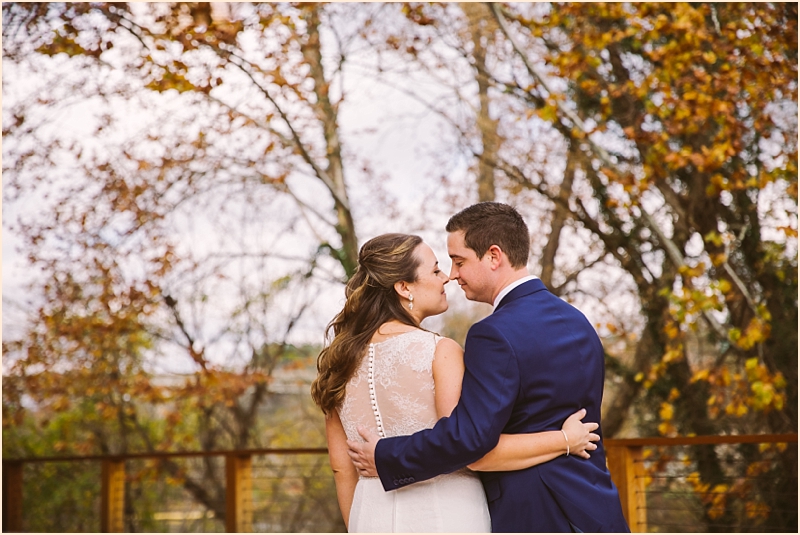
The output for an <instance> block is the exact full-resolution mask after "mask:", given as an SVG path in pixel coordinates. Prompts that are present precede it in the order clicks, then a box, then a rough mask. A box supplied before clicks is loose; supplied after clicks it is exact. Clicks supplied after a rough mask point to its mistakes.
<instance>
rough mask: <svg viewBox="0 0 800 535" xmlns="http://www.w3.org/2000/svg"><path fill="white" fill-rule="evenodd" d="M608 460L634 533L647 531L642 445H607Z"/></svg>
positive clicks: (612, 477) (624, 512)
mask: <svg viewBox="0 0 800 535" xmlns="http://www.w3.org/2000/svg"><path fill="white" fill-rule="evenodd" d="M606 462H607V463H608V470H609V472H611V479H612V480H613V481H614V484H615V485H616V486H617V490H618V491H619V499H620V502H621V503H622V513H623V514H624V515H625V520H627V521H628V527H630V528H631V532H633V533H644V532H646V531H647V501H646V497H645V489H644V478H645V473H644V464H643V463H642V447H641V446H611V445H607V446H606Z"/></svg>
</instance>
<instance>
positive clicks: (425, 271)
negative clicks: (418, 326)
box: [408, 243, 450, 321]
mask: <svg viewBox="0 0 800 535" xmlns="http://www.w3.org/2000/svg"><path fill="white" fill-rule="evenodd" d="M414 254H415V255H416V256H417V258H418V259H419V260H420V265H419V267H418V268H417V280H416V281H414V282H412V283H410V284H408V289H409V290H410V291H411V294H412V295H413V296H414V308H413V309H412V310H410V311H409V312H411V315H412V316H414V317H415V318H417V319H418V320H420V321H422V320H423V319H424V318H427V317H428V316H435V315H437V314H441V313H442V312H444V311H445V310H447V296H446V295H445V293H444V285H445V284H447V283H448V282H449V280H450V279H449V278H448V276H447V274H446V273H444V272H443V271H442V270H441V269H440V268H439V261H438V260H437V259H436V255H435V254H434V253H433V250H432V249H431V248H430V247H428V245H427V244H425V243H420V244H419V245H418V246H417V249H416V250H415V251H414Z"/></svg>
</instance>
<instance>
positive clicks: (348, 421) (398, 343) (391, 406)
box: [339, 330, 438, 440]
mask: <svg viewBox="0 0 800 535" xmlns="http://www.w3.org/2000/svg"><path fill="white" fill-rule="evenodd" d="M437 341H438V337H437V336H436V335H434V334H432V333H429V332H426V331H422V330H418V331H410V332H407V333H403V334H400V335H397V336H394V337H392V338H389V339H387V340H384V341H383V342H378V343H373V344H370V345H369V349H368V352H367V355H365V358H364V359H362V362H361V365H360V366H359V368H358V371H357V372H356V374H355V375H354V376H353V378H352V379H351V380H350V381H349V382H348V384H347V391H346V394H345V400H344V403H343V404H342V406H341V407H340V409H339V417H340V419H341V420H342V425H343V427H344V430H345V433H346V434H347V438H348V439H349V440H361V438H360V437H359V435H358V431H357V429H358V427H359V426H363V427H365V428H367V429H370V430H372V431H373V432H374V433H376V434H378V435H379V436H381V437H392V436H397V435H409V434H412V433H415V432H416V431H419V430H421V429H427V428H430V427H433V425H434V424H435V423H436V420H437V418H436V405H435V402H434V384H433V372H432V366H433V356H434V352H435V351H436V342H437Z"/></svg>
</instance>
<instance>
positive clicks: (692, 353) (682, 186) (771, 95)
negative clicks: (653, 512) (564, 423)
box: [492, 4, 797, 525]
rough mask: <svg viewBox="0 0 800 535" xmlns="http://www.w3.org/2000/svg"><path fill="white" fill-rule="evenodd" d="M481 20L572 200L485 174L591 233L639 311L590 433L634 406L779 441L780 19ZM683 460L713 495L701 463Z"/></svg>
mask: <svg viewBox="0 0 800 535" xmlns="http://www.w3.org/2000/svg"><path fill="white" fill-rule="evenodd" d="M492 10H493V12H494V13H495V15H496V17H497V20H498V22H499V24H500V27H501V31H502V33H503V35H504V37H505V38H506V39H507V42H508V45H509V46H511V47H513V49H514V50H515V51H516V53H517V56H518V62H517V67H518V71H517V72H516V73H515V76H513V77H511V76H502V75H501V74H498V75H497V76H495V77H494V79H495V82H496V84H497V85H498V87H500V88H502V89H503V90H504V91H505V92H506V93H508V94H511V95H514V97H515V98H517V99H519V100H520V101H522V102H525V103H527V104H528V106H529V107H530V109H531V111H532V113H534V114H535V115H536V116H538V118H539V119H541V120H544V121H545V122H547V123H548V124H550V125H551V128H552V129H553V130H554V131H556V132H558V133H559V134H560V135H561V137H562V138H563V139H564V141H565V144H566V146H567V147H568V149H567V150H566V153H565V160H566V162H567V163H566V169H567V172H566V173H565V177H567V178H568V179H572V178H573V177H574V176H575V175H574V170H577V171H579V173H580V175H581V178H582V180H581V181H580V182H581V183H582V184H581V185H582V192H578V191H574V192H573V194H572V195H571V196H569V197H567V196H565V195H560V194H558V193H555V191H557V190H554V189H553V187H552V185H551V184H549V183H548V182H549V181H548V180H546V178H545V177H543V176H538V175H537V174H536V173H531V172H530V171H529V167H528V159H527V158H525V157H524V155H522V154H519V153H517V154H510V153H508V152H506V153H505V154H501V155H500V156H499V157H498V161H497V162H496V165H497V167H498V168H500V169H502V171H503V172H504V173H505V175H506V176H507V177H508V178H509V179H511V180H512V181H514V182H516V183H517V184H519V185H520V186H522V187H524V188H529V189H531V190H535V191H538V192H539V193H541V194H542V195H543V196H545V197H546V198H549V199H550V200H551V201H552V202H553V203H554V204H557V205H561V206H562V207H563V208H564V209H565V210H567V212H566V213H567V214H569V218H570V219H571V220H572V221H574V222H575V223H577V224H578V225H579V226H581V227H583V228H584V229H586V230H588V231H590V232H591V233H592V235H593V236H594V239H595V240H597V241H598V242H599V243H600V244H602V246H603V249H604V255H605V256H606V258H608V259H609V260H611V262H612V263H613V264H616V265H617V266H619V267H621V268H622V269H624V270H625V272H626V273H627V275H628V277H629V281H630V283H632V284H633V287H634V288H635V290H636V293H637V294H638V297H639V303H640V306H641V311H642V316H643V319H644V322H645V324H644V328H643V330H642V331H641V335H640V337H639V340H638V343H637V344H636V349H635V351H634V354H633V359H632V362H630V363H622V362H620V361H617V360H615V359H613V358H611V360H610V362H609V364H610V365H611V366H610V367H611V369H612V371H614V372H615V373H619V374H620V375H621V376H622V378H623V379H624V382H623V383H622V384H621V387H620V388H618V389H617V393H616V396H615V397H614V399H613V400H612V403H611V404H610V406H609V407H608V410H607V411H606V417H605V419H604V429H605V432H606V433H607V434H614V433H616V432H617V431H618V430H619V429H620V427H621V424H622V422H623V421H624V420H625V418H626V416H625V415H626V414H627V413H628V411H629V410H630V408H631V407H633V402H634V400H640V399H641V400H643V401H645V403H644V404H642V405H637V406H638V407H641V408H642V409H644V410H645V411H652V412H653V413H657V414H659V419H658V420H657V421H652V420H651V422H652V423H648V420H647V419H646V417H645V416H646V412H645V413H644V414H642V415H641V416H640V418H641V419H640V426H641V428H640V429H641V431H643V432H654V431H657V432H660V433H662V434H666V435H671V434H675V433H681V434H690V433H696V434H717V433H720V432H737V433H747V432H749V433H757V432H787V431H792V430H795V429H796V428H797V413H796V406H797V362H796V359H795V358H794V355H795V352H794V349H790V348H794V347H795V346H796V343H797V332H796V329H795V324H796V321H797V300H796V293H797V276H796V275H797V245H796V244H797V241H796V237H797V228H796V214H797V165H796V162H797V146H796V132H797V122H796V119H793V117H796V113H797V49H796V35H797V15H796V6H789V5H785V4H782V5H773V4H759V5H757V6H752V5H748V6H742V5H733V4H719V5H708V4H698V5H684V4H680V5H666V4H636V5H625V4H591V5H583V4H581V5H578V4H556V5H553V6H552V7H550V8H549V9H542V8H538V9H537V8H529V7H524V8H523V7H521V6H513V7H512V6H505V7H503V6H499V5H492ZM507 137H508V136H507ZM565 182H566V180H565ZM562 184H563V183H562ZM566 191H567V192H568V191H569V189H567V190H566ZM564 192H565V190H564V189H562V190H561V193H562V194H563V193H564ZM764 206H769V208H768V209H766V210H765V209H764ZM553 221H554V224H562V223H561V221H560V220H559V219H557V218H555V217H554V218H553ZM784 344H787V345H784ZM697 454H698V455H699V456H700V459H699V461H698V463H699V470H700V478H701V480H702V481H705V482H706V483H709V484H711V485H714V484H715V483H718V482H719V480H720V478H721V476H722V469H721V467H720V460H719V459H718V458H716V454H715V453H714V452H710V453H709V452H708V451H707V450H705V451H699V450H698V452H697ZM745 457H746V458H749V459H750V460H751V461H752V460H753V457H748V456H747V455H745ZM790 462H791V461H790V459H789V458H788V457H784V458H783V459H782V461H779V462H778V465H777V468H774V470H775V471H774V472H773V475H775V476H776V477H780V476H779V475H778V474H780V472H781V468H780V466H789V465H788V464H786V463H790ZM781 481H782V483H780V484H781V485H784V484H789V481H787V480H786V479H781ZM723 510H724V508H723ZM709 511H710V509H709ZM709 514H710V515H711V513H710V512H709ZM720 514H722V513H720ZM712 518H713V515H712ZM794 524H795V525H796V517H795V519H794ZM787 525H791V519H790V521H789V524H787Z"/></svg>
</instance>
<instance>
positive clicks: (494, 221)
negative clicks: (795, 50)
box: [445, 202, 531, 269]
mask: <svg viewBox="0 0 800 535" xmlns="http://www.w3.org/2000/svg"><path fill="white" fill-rule="evenodd" d="M445 229H446V230H447V232H457V231H459V230H462V231H464V245H466V246H467V247H469V248H470V249H472V250H473V251H475V254H477V255H478V258H483V255H485V254H486V251H488V250H489V247H491V246H492V245H497V246H498V247H500V249H502V251H503V252H504V253H506V256H508V260H509V262H510V263H511V267H514V268H517V269H519V268H523V267H525V266H526V265H527V263H528V253H529V252H530V247H531V239H530V236H529V235H528V226H527V225H526V224H525V221H524V220H523V219H522V216H521V215H519V212H517V211H516V210H515V209H514V208H513V207H511V206H509V205H507V204H503V203H500V202H480V203H478V204H473V205H472V206H469V207H467V208H464V209H463V210H461V211H460V212H458V213H457V214H456V215H454V216H453V217H451V218H450V221H448V222H447V226H446V227H445Z"/></svg>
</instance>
